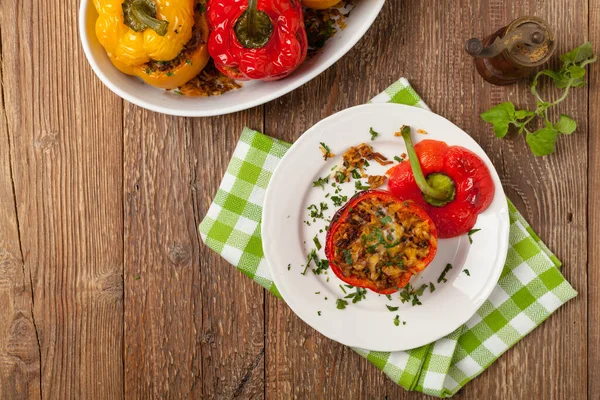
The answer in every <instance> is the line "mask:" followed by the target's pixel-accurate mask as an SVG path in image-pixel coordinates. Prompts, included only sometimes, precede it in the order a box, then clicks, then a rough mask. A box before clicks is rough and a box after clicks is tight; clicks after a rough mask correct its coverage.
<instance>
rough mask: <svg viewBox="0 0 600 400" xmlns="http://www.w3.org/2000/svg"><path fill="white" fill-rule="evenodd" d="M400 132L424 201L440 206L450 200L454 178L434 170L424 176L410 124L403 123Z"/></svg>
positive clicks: (453, 187) (454, 193)
mask: <svg viewBox="0 0 600 400" xmlns="http://www.w3.org/2000/svg"><path fill="white" fill-rule="evenodd" d="M400 133H401V134H402V139H404V143H405V144H406V152H407V153H408V160H409V162H410V167H411V169H412V173H413V176H414V177H415V182H416V183H417V186H418V187H419V189H420V190H421V192H422V193H423V198H424V199H425V201H426V202H427V203H429V204H431V205H432V206H436V207H442V206H444V205H446V204H448V203H450V202H452V201H453V200H454V199H455V198H456V184H455V183H454V180H452V178H450V177H449V176H448V175H446V174H443V173H441V172H434V173H432V174H429V175H428V176H427V177H425V175H424V174H423V170H422V169H421V164H420V162H419V157H418V156H417V152H416V151H415V146H414V145H413V142H412V138H411V136H410V126H406V125H404V126H403V127H402V128H401V129H400Z"/></svg>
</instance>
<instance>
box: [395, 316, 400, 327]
mask: <svg viewBox="0 0 600 400" xmlns="http://www.w3.org/2000/svg"><path fill="white" fill-rule="evenodd" d="M394 325H396V326H400V316H399V315H396V316H395V317H394Z"/></svg>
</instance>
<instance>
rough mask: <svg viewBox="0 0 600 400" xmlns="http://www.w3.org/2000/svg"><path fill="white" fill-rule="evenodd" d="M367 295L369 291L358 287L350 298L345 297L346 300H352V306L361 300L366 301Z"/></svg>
mask: <svg viewBox="0 0 600 400" xmlns="http://www.w3.org/2000/svg"><path fill="white" fill-rule="evenodd" d="M366 295H367V290H366V289H362V288H359V287H357V288H356V292H354V293H350V294H349V295H348V296H345V297H344V298H345V299H352V304H354V303H358V302H359V301H361V300H364V299H365V298H366Z"/></svg>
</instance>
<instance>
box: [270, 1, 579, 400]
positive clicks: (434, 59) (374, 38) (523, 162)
mask: <svg viewBox="0 0 600 400" xmlns="http://www.w3.org/2000/svg"><path fill="white" fill-rule="evenodd" d="M526 14H535V15H538V16H541V17H543V18H546V19H547V20H548V21H549V22H550V24H551V25H552V26H553V27H555V28H556V29H557V38H558V43H559V52H560V51H564V50H566V49H569V48H570V47H573V46H575V45H578V44H580V43H581V42H583V41H584V39H585V38H586V36H587V4H586V3H585V2H584V1H579V2H577V4H575V5H574V3H573V2H566V1H556V2H552V3H551V4H548V3H545V4H539V3H536V2H533V1H525V2H518V3H515V2H506V1H493V2H483V1H476V0H472V1H468V0H463V1H442V2H436V3H435V4H432V3H431V2H425V1H422V2H388V3H387V4H386V6H385V8H384V11H383V13H382V15H380V17H379V18H378V20H377V21H376V23H375V25H374V26H373V28H372V29H371V31H370V32H369V33H368V34H367V35H366V36H365V38H364V39H363V40H362V41H361V43H360V44H359V45H358V46H357V47H356V48H355V49H354V50H352V51H351V52H350V53H349V54H348V55H347V56H346V57H345V58H344V59H343V60H341V61H340V62H339V63H338V64H337V65H336V66H334V67H332V68H331V69H330V70H328V71H327V72H326V73H324V74H323V75H322V76H321V77H319V78H318V79H316V80H315V81H313V82H311V83H309V84H308V85H306V86H305V87H304V88H302V89H300V90H297V91H295V92H294V93H292V94H290V95H288V96H286V97H284V98H282V99H281V100H278V101H276V102H274V103H271V104H269V105H267V119H266V131H267V133H270V134H272V135H276V136H278V137H282V138H284V139H286V140H293V139H295V138H297V137H298V136H299V134H301V132H303V131H304V130H306V129H307V128H309V127H310V126H311V125H312V124H314V123H316V122H317V121H318V120H320V119H321V118H323V117H325V116H328V115H330V114H331V113H333V112H335V111H337V110H340V109H343V108H346V107H348V106H351V105H355V104H360V103H363V102H365V101H367V100H368V99H369V98H370V97H371V96H372V95H373V94H375V93H376V92H378V91H380V90H382V89H384V88H385V86H386V85H388V84H389V83H391V82H392V81H394V80H395V79H397V78H398V77H400V76H402V75H403V76H406V77H407V78H408V79H409V80H410V81H411V82H412V83H413V85H414V86H415V89H416V90H417V91H418V92H419V93H421V94H422V96H423V98H424V99H425V101H427V102H428V104H429V105H430V106H431V108H432V109H433V110H434V111H435V112H438V113H439V114H441V115H444V116H446V117H447V118H449V119H450V120H451V121H453V122H455V123H456V124H457V125H459V126H461V127H462V128H463V129H465V130H466V131H467V132H469V133H470V134H471V135H472V136H473V137H474V138H475V139H476V140H477V141H478V142H479V143H480V144H481V145H482V147H483V148H484V149H485V150H486V151H487V152H488V154H489V155H490V157H491V158H492V161H493V162H494V164H495V166H496V167H497V169H498V171H499V173H500V175H501V177H502V180H503V184H504V186H505V190H506V192H507V195H508V196H509V198H511V199H512V200H513V201H514V202H515V203H516V205H517V207H518V208H519V209H520V210H521V211H522V212H523V214H524V215H525V217H526V218H527V219H528V220H529V221H530V222H531V223H532V225H533V226H534V228H535V229H536V230H537V231H538V232H539V233H540V235H541V236H542V238H543V239H544V240H545V241H546V243H548V245H549V246H550V248H552V249H554V250H555V251H556V252H557V255H558V256H559V258H561V259H562V260H563V261H564V263H565V267H564V269H563V271H564V273H565V275H566V277H567V278H568V279H569V281H570V282H572V283H573V285H574V286H575V287H576V288H577V289H578V290H580V292H581V293H582V295H580V296H579V297H578V298H577V299H576V300H575V301H572V302H570V303H569V304H568V305H567V306H566V307H564V308H563V309H561V310H560V311H559V312H558V313H557V314H556V315H555V316H553V317H552V318H550V319H549V320H548V321H546V322H545V323H544V324H543V326H542V327H540V328H538V329H537V330H536V331H535V332H534V333H532V334H531V335H530V336H529V337H527V338H526V339H525V340H524V341H523V342H522V343H520V344H518V345H517V346H515V348H514V349H512V350H511V351H509V352H508V353H507V354H506V355H504V356H503V357H502V358H501V359H500V360H499V361H498V362H496V363H495V364H494V365H493V366H492V367H490V369H489V371H488V372H486V373H484V374H483V375H482V376H481V377H480V378H478V379H477V380H476V381H475V382H473V383H471V384H469V385H468V386H467V388H465V390H464V391H463V392H462V393H461V394H460V395H459V396H458V397H459V398H460V397H463V398H473V397H475V398H477V397H482V396H483V397H485V396H487V395H489V393H497V394H498V395H502V396H504V397H506V398H524V397H529V396H534V397H540V398H564V397H571V396H573V397H582V396H585V394H586V390H587V389H586V387H587V378H586V368H587V365H586V358H587V356H586V340H587V332H586V329H587V322H586V321H587V317H586V307H587V301H586V295H585V288H586V284H587V280H586V274H585V270H583V269H582V268H579V266H581V265H585V263H586V260H587V258H586V250H585V248H582V246H581V243H587V235H586V222H587V210H586V202H587V185H586V178H585V175H586V170H587V160H586V150H585V149H586V143H587V129H586V118H587V97H586V91H585V90H584V89H580V90H575V91H574V92H573V93H572V95H571V96H570V98H569V100H568V101H567V102H565V103H564V104H563V105H562V106H561V112H567V113H569V114H571V115H573V116H574V117H575V118H576V119H577V120H578V121H579V122H580V128H579V130H578V132H577V134H575V135H572V136H571V137H568V138H562V140H561V142H560V144H559V146H558V151H557V153H556V154H555V155H552V156H550V157H546V158H542V159H539V158H537V159H536V158H535V157H533V156H532V155H531V154H530V151H529V149H528V148H527V146H526V144H525V142H524V139H523V138H511V139H506V140H504V141H500V140H498V139H496V138H495V137H494V136H493V134H492V132H491V130H490V128H489V127H488V126H486V125H485V124H484V123H483V122H482V121H481V120H480V118H479V113H480V112H482V111H484V110H486V109H487V108H489V107H491V106H492V105H494V104H497V103H499V102H501V101H505V100H506V99H510V100H512V101H513V102H515V103H517V104H521V105H532V104H533V102H531V101H530V100H531V99H530V97H531V96H530V95H529V92H528V87H527V84H526V83H525V82H523V83H521V84H519V85H515V86H511V87H507V88H497V87H493V86H491V85H489V84H487V83H484V82H483V81H482V80H481V78H480V77H479V76H478V75H477V74H476V72H475V71H474V69H473V68H472V67H471V65H472V64H471V63H472V60H471V59H470V58H469V57H468V56H467V55H466V54H465V53H464V52H463V50H462V49H463V46H464V43H465V42H466V40H467V39H469V38H470V37H474V36H480V37H481V36H483V35H484V34H489V33H491V32H492V31H493V30H495V29H497V28H500V27H501V26H503V25H505V24H506V23H508V22H510V21H511V20H512V19H514V18H516V17H518V16H521V15H526ZM565 18H566V20H565ZM565 26H569V27H571V29H565ZM390 27H395V28H394V29H390ZM342 88H343V89H342ZM283 113H285V114H286V116H287V118H286V120H285V121H282V120H281V119H280V118H278V116H279V115H282V114H283ZM267 309H268V311H267V343H268V344H269V345H268V347H267V393H268V396H269V397H276V398H287V397H290V396H298V397H306V396H308V395H309V394H310V395H313V396H316V397H322V398H342V397H348V396H350V397H352V396H358V395H369V396H373V397H383V395H385V394H388V395H390V396H393V397H396V396H399V397H410V398H413V397H416V398H418V397H420V395H417V394H408V395H407V394H405V393H404V392H403V391H402V390H401V389H398V388H397V387H396V386H395V385H394V384H392V383H390V382H389V381H388V380H387V378H385V377H383V375H382V374H381V373H380V372H379V371H377V370H376V369H375V368H374V367H373V366H371V365H369V363H367V362H366V361H365V360H362V359H361V358H360V357H359V356H357V355H355V354H353V353H352V352H351V351H349V350H347V349H343V348H342V347H341V346H339V345H338V344H335V343H332V342H330V341H328V340H326V339H324V338H322V337H321V336H320V335H319V334H317V333H315V332H314V331H312V329H311V328H309V327H307V326H306V325H304V324H303V323H302V322H301V321H299V320H298V319H297V318H295V317H294V316H293V315H292V313H291V311H289V309H287V307H286V306H285V305H284V304H282V303H281V302H279V301H278V300H276V299H273V298H271V297H269V296H268V297H267ZM347 371H351V373H348V372H347ZM562 371H572V372H569V376H570V378H569V379H568V382H567V381H561V384H560V385H557V384H556V377H557V376H559V375H560V374H561V373H562ZM571 374H572V375H571ZM357 377H360V379H358V378H357ZM365 382H369V385H368V386H366V383H365ZM530 382H536V384H535V385H531V384H529V383H530Z"/></svg>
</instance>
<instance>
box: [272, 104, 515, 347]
mask: <svg viewBox="0 0 600 400" xmlns="http://www.w3.org/2000/svg"><path fill="white" fill-rule="evenodd" d="M402 125H409V126H411V127H412V128H413V141H414V142H419V141H420V140H423V139H436V140H442V141H445V142H446V143H448V144H449V145H459V146H463V147H466V148H467V149H469V150H471V151H473V152H474V153H475V154H477V155H478V156H479V157H481V158H482V159H483V160H484V161H485V163H486V165H487V166H488V168H489V169H490V172H491V174H492V178H493V180H494V184H495V186H496V192H495V195H494V200H493V202H492V204H491V205H490V207H489V208H488V209H487V210H486V211H485V212H483V213H482V214H480V215H479V217H478V219H477V224H476V226H475V228H478V229H481V230H480V231H479V232H477V233H475V234H473V236H472V239H473V244H470V243H469V238H468V237H467V235H463V236H460V237H456V238H452V239H442V240H440V241H439V247H438V252H437V254H436V257H435V259H434V260H433V262H432V263H431V264H430V265H429V266H428V267H427V268H426V269H425V271H424V272H423V273H422V274H421V275H419V276H416V277H413V279H412V280H411V282H410V283H411V285H413V286H415V287H420V286H421V285H422V284H429V282H433V283H434V286H435V290H434V291H433V292H430V290H429V289H426V290H425V291H424V294H423V295H422V296H420V301H421V303H422V305H416V306H412V305H411V304H410V303H408V302H407V303H402V302H401V300H400V296H399V294H398V293H395V294H393V295H392V296H391V297H392V300H391V301H390V300H388V299H387V297H386V296H384V295H378V294H377V293H374V292H371V291H368V290H367V295H366V299H364V300H362V301H360V302H358V303H356V304H352V302H351V301H350V300H349V299H347V301H348V303H349V304H348V306H347V307H346V308H345V309H343V310H340V309H337V308H336V300H337V299H343V298H344V297H345V296H346V295H347V294H345V293H344V292H343V291H342V289H341V288H340V285H341V284H343V282H342V281H341V280H339V279H338V278H337V277H336V276H335V275H334V274H333V272H332V271H331V269H329V270H328V271H327V274H321V275H316V274H314V273H313V272H312V268H313V267H311V268H309V269H308V271H307V273H306V274H305V275H302V274H301V272H302V271H303V270H304V265H305V264H306V258H307V254H308V253H309V252H310V250H311V249H313V248H315V247H316V245H315V243H314V242H313V238H314V237H315V235H316V236H317V237H318V239H319V242H320V244H321V245H322V246H323V248H322V249H321V250H320V251H318V255H319V257H320V258H321V259H323V258H325V254H324V247H325V235H326V232H325V226H326V225H327V224H328V223H327V222H326V221H324V220H320V219H317V221H316V222H313V221H312V219H311V218H309V215H308V214H309V212H308V210H307V208H308V207H309V206H310V205H311V204H317V205H319V203H320V202H326V203H327V205H328V207H329V209H328V210H327V211H325V213H324V215H325V218H331V217H332V216H333V214H334V213H335V211H336V207H333V205H332V202H331V200H330V198H331V195H333V194H334V189H333V188H332V187H331V185H327V186H326V189H325V190H324V189H322V188H319V187H316V188H315V187H313V181H315V180H317V179H318V178H320V177H324V176H327V175H328V174H330V173H331V168H332V167H333V166H334V165H337V164H339V163H340V160H341V156H342V153H343V152H344V151H345V150H347V149H348V148H349V147H350V146H356V145H359V144H361V143H368V144H370V145H372V146H373V148H374V150H375V151H378V152H380V153H382V154H383V155H384V156H386V157H387V158H388V159H393V157H394V156H400V155H401V154H402V153H405V152H406V148H405V146H404V142H403V140H402V138H400V137H395V136H394V132H396V131H398V129H399V128H400V126H402ZM371 127H372V128H373V129H374V130H375V131H376V132H378V133H379V136H378V137H377V138H376V139H375V140H374V141H371V138H370V134H369V128H371ZM417 129H423V130H425V131H426V132H427V133H428V134H426V135H421V134H417V133H415V132H416V130H417ZM320 142H324V143H325V144H326V145H328V146H329V148H330V149H331V152H332V153H334V154H336V156H335V157H334V158H331V159H329V160H327V161H324V160H323V155H322V153H321V151H320V150H319V143H320ZM387 168H389V167H382V166H380V165H379V164H377V163H375V162H371V165H370V167H369V168H368V173H369V174H371V175H374V174H379V175H381V174H384V173H385V171H386V170H387ZM361 181H362V182H363V184H364V183H366V182H365V179H362V180H361ZM330 182H331V180H330ZM342 188H343V192H342V193H341V194H345V195H347V196H348V198H350V197H351V195H352V194H354V192H355V187H354V183H352V182H350V183H346V184H344V185H342ZM327 193H330V196H329V198H325V195H326V194H327ZM307 220H308V221H309V223H310V226H308V225H307V224H306V223H304V222H303V221H307ZM321 230H323V231H322V232H321ZM508 231H509V217H508V205H507V202H506V197H505V195H504V191H503V190H502V185H501V183H500V179H499V178H498V173H497V172H496V170H495V169H494V166H493V165H492V163H491V161H490V159H489V158H488V157H487V155H486V154H485V153H484V151H483V150H482V149H481V147H479V145H478V144H477V143H476V142H475V141H474V140H473V139H472V138H471V137H470V136H469V135H468V134H466V133H465V132H464V131H463V130H461V129H460V128H458V127H457V126H456V125H454V124H452V123H451V122H450V121H448V120H446V119H444V118H442V117H440V116H439V115H436V114H433V113H431V112H429V111H426V110H422V109H419V108H416V107H409V106H403V105H398V104H368V105H363V106H358V107H354V108H350V109H347V110H344V111H341V112H339V113H337V114H335V115H332V116H331V117H329V118H326V119H324V120H323V121H321V122H319V123H318V124H316V125H315V126H313V127H312V128H311V129H309V130H308V131H307V132H306V133H305V134H304V135H302V137H300V139H299V140H298V141H297V142H296V143H295V144H294V145H293V146H292V147H291V149H290V150H289V151H288V152H287V153H286V155H285V156H284V158H283V160H282V161H281V163H280V164H279V166H278V167H277V169H276V170H275V172H274V174H273V177H272V179H271V182H270V184H269V187H268V189H267V192H266V199H265V205H264V214H263V222H262V236H263V249H264V252H265V256H266V259H267V261H268V264H269V268H270V270H271V274H272V276H273V278H274V281H275V284H276V286H277V288H278V289H279V292H280V293H281V295H282V296H283V298H284V299H285V301H286V302H287V304H288V305H289V306H290V307H291V308H292V310H293V311H294V312H295V313H296V314H297V315H298V316H299V317H300V318H302V319H303V320H304V321H305V322H306V323H307V324H309V325H310V326H312V327H313V328H314V329H316V330H317V331H319V332H321V333H322V334H323V335H325V336H327V337H329V338H331V339H333V340H336V341H338V342H340V343H343V344H345V345H348V346H353V347H358V348H362V349H368V350H376V351H399V350H406V349H412V348H415V347H419V346H422V345H425V344H427V343H431V342H433V341H434V340H437V339H439V338H441V337H443V336H445V335H447V334H449V333H451V332H452V331H454V330H455V329H457V328H458V327H459V326H461V325H462V324H464V323H465V322H466V321H467V320H468V319H469V318H470V317H471V316H472V315H473V314H474V313H475V312H476V311H477V309H478V308H479V307H480V306H481V305H482V304H483V302H484V301H485V300H486V299H487V298H488V296H489V295H490V293H491V292H492V290H493V288H494V286H495V285H496V283H497V281H498V279H499V277H500V273H501V272H502V268H503V265H504V262H505V259H506V253H507V250H508ZM448 263H450V264H452V266H453V268H452V269H451V270H450V272H448V273H447V275H446V279H447V282H445V283H443V282H442V283H438V282H437V280H438V277H440V274H441V273H442V271H443V270H444V267H445V266H446V264H448ZM288 266H289V268H288ZM466 270H468V272H469V273H470V276H468V275H467V273H466V272H465V271H466ZM344 290H345V291H346V292H348V294H349V293H351V292H353V291H354V290H353V289H348V288H346V287H344ZM325 298H327V299H325ZM386 305H389V306H392V307H398V310H397V311H394V312H390V311H389V310H388V309H387V307H386ZM319 314H320V315H319ZM396 315H398V316H399V321H400V323H399V324H398V325H396V324H394V319H395V317H396Z"/></svg>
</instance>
